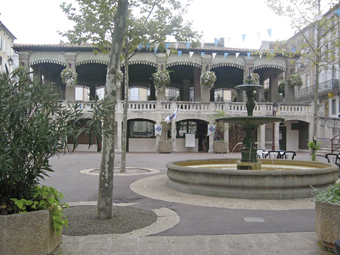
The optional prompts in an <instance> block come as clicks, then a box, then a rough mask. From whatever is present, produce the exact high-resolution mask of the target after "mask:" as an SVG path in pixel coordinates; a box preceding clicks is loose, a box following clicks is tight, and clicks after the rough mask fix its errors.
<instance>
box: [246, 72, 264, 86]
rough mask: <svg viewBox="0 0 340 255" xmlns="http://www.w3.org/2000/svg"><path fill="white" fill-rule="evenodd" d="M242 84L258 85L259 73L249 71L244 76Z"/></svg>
mask: <svg viewBox="0 0 340 255" xmlns="http://www.w3.org/2000/svg"><path fill="white" fill-rule="evenodd" d="M249 76H250V83H249ZM243 83H244V84H257V85H260V75H259V74H257V73H251V74H249V75H246V76H244V78H243Z"/></svg>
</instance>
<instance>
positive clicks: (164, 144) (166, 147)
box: [158, 122, 172, 153]
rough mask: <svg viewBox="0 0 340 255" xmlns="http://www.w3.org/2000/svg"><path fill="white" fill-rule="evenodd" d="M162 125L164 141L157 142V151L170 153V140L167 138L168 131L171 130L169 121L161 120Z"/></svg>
mask: <svg viewBox="0 0 340 255" xmlns="http://www.w3.org/2000/svg"><path fill="white" fill-rule="evenodd" d="M162 126H163V130H164V132H165V141H159V142H158V151H159V152H160V153H171V152H172V141H171V140H170V139H168V132H169V131H170V130H171V123H170V122H162Z"/></svg>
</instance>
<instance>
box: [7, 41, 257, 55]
mask: <svg viewBox="0 0 340 255" xmlns="http://www.w3.org/2000/svg"><path fill="white" fill-rule="evenodd" d="M175 44H176V43H175V42H171V43H170V46H169V48H170V49H175V48H176V47H175ZM151 47H154V46H153V45H152V46H151ZM13 49H14V50H16V51H26V50H35V51H75V50H77V51H90V50H91V51H92V50H94V49H98V48H97V47H96V46H95V45H93V44H90V43H83V44H70V43H63V42H62V43H59V44H14V45H13ZM177 50H182V51H183V52H189V51H194V52H205V53H212V52H217V53H221V52H225V53H237V52H239V53H240V54H246V53H247V52H258V51H259V50H260V49H241V48H227V47H222V46H214V45H213V46H211V44H208V45H204V46H203V47H201V46H199V47H195V48H192V47H189V49H187V46H186V43H178V47H177ZM143 51H144V52H146V51H147V50H146V47H145V45H143V48H142V49H141V52H143Z"/></svg>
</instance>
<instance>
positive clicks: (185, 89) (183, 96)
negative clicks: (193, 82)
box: [180, 80, 190, 101]
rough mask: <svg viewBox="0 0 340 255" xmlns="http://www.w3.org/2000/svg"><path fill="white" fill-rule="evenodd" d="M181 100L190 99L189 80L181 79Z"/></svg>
mask: <svg viewBox="0 0 340 255" xmlns="http://www.w3.org/2000/svg"><path fill="white" fill-rule="evenodd" d="M180 98H181V101H190V80H183V87H182V89H181V90H180Z"/></svg>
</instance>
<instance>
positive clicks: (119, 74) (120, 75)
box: [116, 70, 124, 88]
mask: <svg viewBox="0 0 340 255" xmlns="http://www.w3.org/2000/svg"><path fill="white" fill-rule="evenodd" d="M123 81H124V73H123V72H122V71H121V70H118V72H117V82H116V85H117V88H119V87H120V86H121V85H122V84H123Z"/></svg>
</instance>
